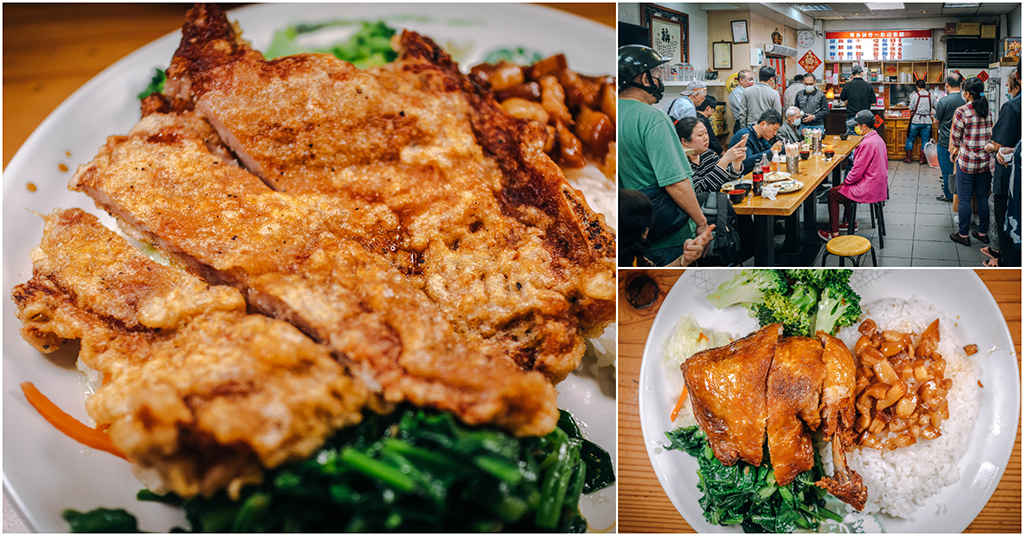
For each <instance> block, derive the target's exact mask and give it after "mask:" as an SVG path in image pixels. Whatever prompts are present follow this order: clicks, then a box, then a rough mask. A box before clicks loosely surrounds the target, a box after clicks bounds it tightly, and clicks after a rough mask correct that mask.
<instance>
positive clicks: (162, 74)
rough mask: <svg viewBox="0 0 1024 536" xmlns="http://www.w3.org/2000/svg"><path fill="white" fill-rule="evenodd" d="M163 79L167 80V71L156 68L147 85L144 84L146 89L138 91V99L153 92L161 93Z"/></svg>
mask: <svg viewBox="0 0 1024 536" xmlns="http://www.w3.org/2000/svg"><path fill="white" fill-rule="evenodd" d="M165 81H167V72H166V71H164V70H163V69H156V73H155V74H154V75H153V78H152V79H150V81H149V85H148V86H146V89H144V90H143V91H142V93H139V95H138V98H139V100H142V99H144V98H146V97H148V96H150V95H151V94H153V93H162V92H163V90H164V82H165Z"/></svg>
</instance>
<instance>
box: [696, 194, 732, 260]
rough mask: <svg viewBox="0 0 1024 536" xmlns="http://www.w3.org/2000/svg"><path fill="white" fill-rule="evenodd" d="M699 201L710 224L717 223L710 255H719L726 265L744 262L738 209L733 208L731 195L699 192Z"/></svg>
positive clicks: (709, 248) (709, 250) (709, 251)
mask: <svg viewBox="0 0 1024 536" xmlns="http://www.w3.org/2000/svg"><path fill="white" fill-rule="evenodd" d="M697 201H700V208H701V212H703V213H704V216H705V217H706V218H707V219H708V224H709V225H710V224H714V225H715V230H714V231H712V241H711V246H710V247H708V255H709V256H715V257H718V260H719V262H720V263H721V264H722V265H724V266H739V265H741V264H743V257H742V255H741V254H740V230H739V218H738V217H737V215H736V209H734V208H732V203H731V202H730V201H729V196H728V195H727V194H724V193H722V192H702V193H699V194H697Z"/></svg>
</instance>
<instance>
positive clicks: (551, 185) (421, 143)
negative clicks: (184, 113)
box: [165, 4, 615, 382]
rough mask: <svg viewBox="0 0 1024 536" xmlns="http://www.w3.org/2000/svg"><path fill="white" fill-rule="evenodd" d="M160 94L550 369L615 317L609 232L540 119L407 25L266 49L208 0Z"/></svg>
mask: <svg viewBox="0 0 1024 536" xmlns="http://www.w3.org/2000/svg"><path fill="white" fill-rule="evenodd" d="M182 33H183V36H182V40H181V45H180V47H179V49H178V51H177V52H176V54H175V56H174V58H173V60H172V62H171V66H170V69H169V70H168V84H167V89H166V91H165V93H166V95H167V96H168V97H169V98H170V99H171V100H172V101H173V102H174V103H175V105H176V106H177V107H178V108H179V109H180V108H187V107H194V109H195V111H196V113H197V114H198V115H200V116H201V117H203V118H205V119H207V120H208V121H209V122H210V123H211V124H212V125H213V126H214V128H215V129H216V130H217V132H218V133H219V134H220V136H221V138H222V139H223V140H224V141H225V142H226V143H227V145H228V146H229V147H230V148H231V149H232V150H233V151H234V153H235V154H236V155H238V157H239V159H240V161H241V162H242V164H243V165H244V166H245V167H246V168H247V169H248V170H250V171H251V172H252V173H253V174H255V175H257V176H259V177H260V178H261V179H263V180H264V181H265V182H266V184H268V185H269V186H270V187H272V188H274V189H275V190H277V191H279V192H283V193H286V194H288V195H291V196H295V197H312V198H314V199H318V201H316V202H317V203H318V205H319V209H320V210H321V211H322V212H323V213H324V214H325V215H326V216H327V217H326V218H325V222H326V225H327V227H328V228H329V229H330V230H331V231H332V232H333V233H334V234H336V235H337V236H338V237H340V238H345V239H351V240H354V241H356V242H358V243H359V244H361V245H362V246H363V248H364V249H365V250H366V251H367V252H370V253H372V254H373V255H375V256H379V257H381V258H382V259H384V260H386V261H387V262H388V263H389V264H390V265H391V266H393V267H394V268H396V269H397V270H398V271H400V272H401V273H402V274H404V275H405V276H406V277H407V279H408V280H409V282H410V284H411V285H412V287H413V288H415V289H418V290H421V291H422V292H423V294H424V295H425V296H426V297H427V298H428V299H429V300H430V301H432V302H433V303H434V304H436V306H437V310H438V311H440V312H441V314H443V315H444V316H445V318H446V319H447V320H448V321H449V322H450V323H451V324H452V326H453V327H454V329H455V330H456V331H458V332H459V333H460V334H461V335H462V336H463V337H464V338H466V339H467V340H482V341H487V342H488V343H490V345H491V346H492V347H498V348H500V349H501V350H502V351H503V352H504V353H505V354H507V355H509V356H511V357H512V358H513V359H514V360H515V361H516V363H517V364H519V366H520V367H522V368H524V369H527V370H538V371H541V372H542V373H544V374H545V375H546V376H548V378H550V379H551V380H552V381H554V382H558V381H561V380H562V379H564V378H565V376H566V375H567V374H568V373H569V372H571V371H572V370H574V369H575V368H576V367H577V366H578V364H579V360H580V358H581V357H582V355H583V352H584V348H585V347H584V337H585V336H596V335H599V334H600V333H601V330H603V328H604V327H605V326H606V325H607V324H608V323H609V322H610V321H611V320H612V319H613V317H614V296H615V289H614V279H615V278H614V273H615V272H614V250H615V246H614V237H613V235H612V232H611V231H610V230H609V229H608V227H607V226H606V225H605V223H604V219H603V216H601V215H597V214H595V213H593V212H592V211H591V210H590V208H589V207H588V206H587V204H586V203H585V202H584V201H583V199H582V197H581V195H580V194H579V193H578V192H576V191H575V190H573V189H572V188H571V187H569V186H568V184H567V183H566V181H565V179H564V177H563V175H562V173H561V170H560V169H559V168H558V166H557V165H555V164H554V162H552V161H551V159H550V158H549V157H548V156H547V155H546V154H545V153H544V150H543V149H544V147H543V146H544V136H545V135H546V134H545V133H544V130H543V128H541V127H538V126H537V125H534V124H532V123H530V122H528V121H524V120H519V119H515V118H512V117H510V116H508V115H507V114H506V113H505V112H504V110H503V109H502V108H501V106H500V105H499V104H498V103H497V102H496V101H495V100H494V99H493V97H492V95H491V93H490V91H489V90H487V89H486V87H485V86H486V84H485V83H483V82H482V81H481V80H480V79H477V78H476V77H475V76H473V77H470V76H465V75H463V74H461V73H460V72H459V69H458V66H457V65H456V64H455V63H454V62H452V60H451V58H450V57H449V56H448V55H447V54H446V53H445V52H444V51H443V50H441V49H440V48H439V47H438V46H437V45H436V44H434V43H433V42H432V41H430V40H429V39H427V38H425V37H422V36H420V35H418V34H415V33H412V32H405V33H404V34H402V36H401V39H400V40H399V45H400V49H401V57H400V59H399V60H398V61H397V62H395V63H393V64H390V65H387V66H385V67H381V68H373V69H368V70H359V69H356V68H355V67H354V66H352V65H351V64H349V63H346V62H343V61H340V60H338V59H337V58H335V57H333V56H330V55H325V54H299V55H295V56H288V57H283V58H278V59H275V60H271V61H267V60H265V59H264V58H263V56H262V55H261V54H260V53H259V52H258V51H256V50H254V49H252V48H251V47H250V46H249V45H248V43H246V42H245V41H244V40H242V39H241V36H240V33H239V32H238V30H237V29H236V28H235V27H234V26H232V25H231V24H230V23H229V22H228V20H227V18H226V16H225V14H224V13H223V12H222V11H221V10H220V9H219V8H218V7H217V6H215V5H202V4H200V5H197V6H196V7H195V8H193V9H192V10H191V11H190V12H189V14H188V16H187V20H186V23H185V25H184V27H183V29H182Z"/></svg>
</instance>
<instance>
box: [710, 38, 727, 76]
mask: <svg viewBox="0 0 1024 536" xmlns="http://www.w3.org/2000/svg"><path fill="white" fill-rule="evenodd" d="M711 52H712V56H713V58H712V65H713V67H712V68H713V69H715V70H716V71H731V70H732V43H730V42H729V41H716V42H715V43H713V44H712V49H711Z"/></svg>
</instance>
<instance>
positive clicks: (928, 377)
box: [639, 270, 1020, 533]
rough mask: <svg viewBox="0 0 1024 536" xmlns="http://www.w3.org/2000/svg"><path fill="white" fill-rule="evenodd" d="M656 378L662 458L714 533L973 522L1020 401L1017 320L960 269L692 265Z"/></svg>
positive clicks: (648, 358) (648, 397) (647, 434)
mask: <svg viewBox="0 0 1024 536" xmlns="http://www.w3.org/2000/svg"><path fill="white" fill-rule="evenodd" d="M698 319H699V320H698ZM816 328H822V329H816ZM726 378H728V381H725V379H726ZM639 392H640V396H639V407H640V410H639V412H640V420H641V427H642V430H643V436H644V443H645V444H646V445H647V452H648V456H649V457H650V460H651V463H652V465H653V467H654V471H655V474H656V475H657V477H658V480H659V482H660V483H661V485H662V488H663V489H664V490H665V493H666V494H667V495H668V497H669V499H670V500H671V501H672V503H673V505H674V506H675V508H676V509H677V510H678V511H679V513H680V514H681V515H682V516H683V517H684V518H685V519H686V521H687V522H688V523H689V524H690V526H692V527H693V528H694V529H695V530H697V531H698V532H740V531H741V530H742V529H746V530H747V531H766V532H793V531H819V532H902V533H909V532H924V533H934V532H961V531H963V530H964V529H965V528H967V526H968V525H970V524H971V522H972V521H974V519H975V518H976V517H977V516H978V514H979V513H980V512H981V511H982V509H983V508H984V507H985V505H986V504H987V503H988V501H989V498H990V497H991V496H992V494H993V492H994V491H995V490H996V488H997V486H998V485H999V482H1000V480H1001V478H1002V476H1003V472H1004V471H1005V469H1006V467H1007V464H1008V462H1009V460H1010V457H1011V454H1012V452H1013V447H1014V441H1015V437H1016V433H1017V427H1018V424H1019V415H1020V375H1019V369H1018V360H1017V356H1016V352H1015V347H1014V343H1013V338H1012V336H1011V334H1010V331H1009V328H1008V327H1007V325H1006V322H1005V320H1004V318H1003V315H1002V313H1001V311H1000V309H999V306H998V304H997V303H996V301H995V300H994V299H993V298H992V295H991V294H990V293H989V291H988V289H987V288H986V287H985V285H984V283H983V282H982V281H981V279H980V278H979V277H978V276H977V275H976V274H974V273H973V272H965V271H958V270H870V271H867V270H856V271H850V270H846V271H843V270H784V271H783V270H779V271H776V270H743V271H726V270H691V271H687V272H685V273H684V274H683V275H682V276H681V277H680V278H679V280H678V281H677V282H676V284H675V285H674V286H673V288H672V289H671V291H669V293H668V296H667V297H666V299H665V302H664V304H663V305H662V308H661V309H660V310H659V312H658V315H657V317H656V319H655V321H654V323H653V325H652V326H651V330H650V333H649V335H648V338H647V344H646V346H645V350H644V355H643V362H642V364H641V369H640V389H639ZM850 393H853V396H850ZM833 447H836V448H835V449H833ZM755 462H756V463H755Z"/></svg>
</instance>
